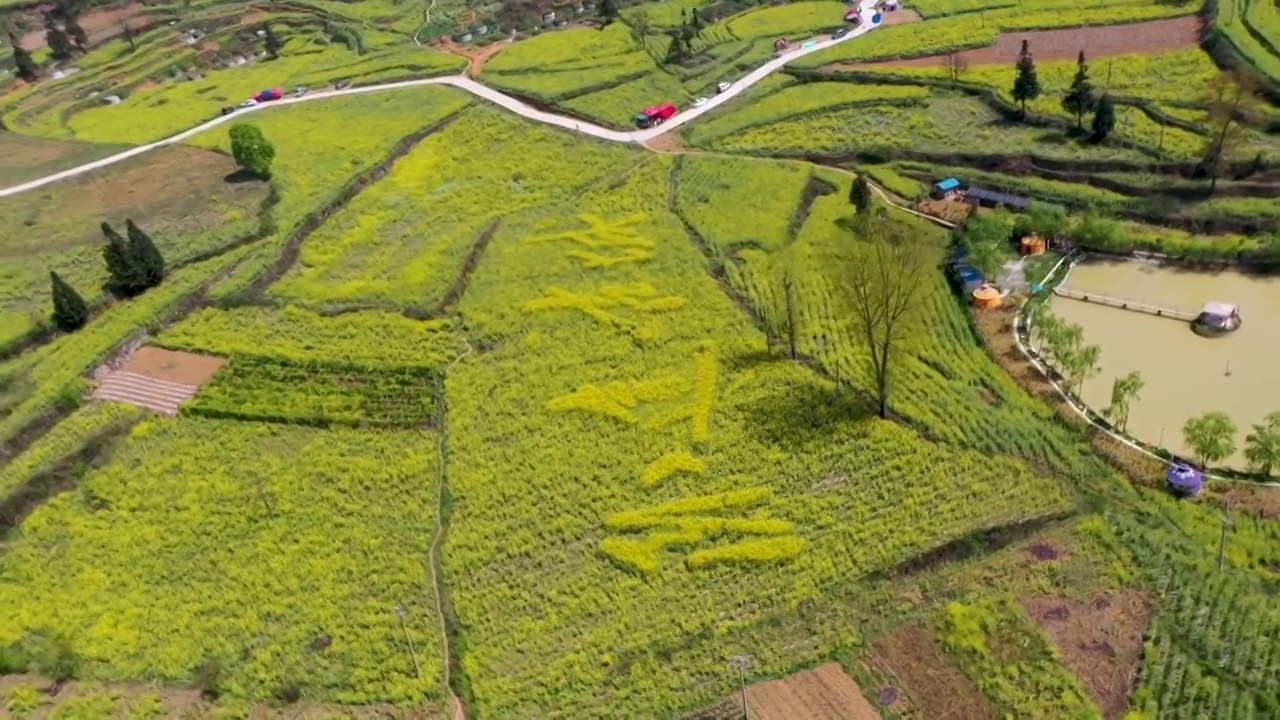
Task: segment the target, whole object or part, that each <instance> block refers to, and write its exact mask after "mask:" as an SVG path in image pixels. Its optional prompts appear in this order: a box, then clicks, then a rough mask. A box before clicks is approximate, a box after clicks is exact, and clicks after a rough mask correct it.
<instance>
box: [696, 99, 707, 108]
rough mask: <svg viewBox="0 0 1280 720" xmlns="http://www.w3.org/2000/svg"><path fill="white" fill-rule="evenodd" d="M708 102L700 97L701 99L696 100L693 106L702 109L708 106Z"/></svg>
mask: <svg viewBox="0 0 1280 720" xmlns="http://www.w3.org/2000/svg"><path fill="white" fill-rule="evenodd" d="M707 102H708V101H707V99H706V98H704V97H700V98H698V99H697V100H694V101H693V106H694V107H696V108H700V107H702V106H703V105H706V104H707Z"/></svg>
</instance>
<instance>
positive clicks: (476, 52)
mask: <svg viewBox="0 0 1280 720" xmlns="http://www.w3.org/2000/svg"><path fill="white" fill-rule="evenodd" d="M510 43H511V40H510V39H507V40H502V41H499V42H496V43H490V44H488V45H485V46H483V47H472V46H468V45H459V44H458V43H456V42H454V41H453V40H452V39H450V38H448V37H441V38H440V39H438V40H437V41H436V42H435V47H436V49H438V50H440V51H442V52H447V53H449V54H450V55H457V56H458V57H464V58H466V59H467V70H466V76H467V77H469V78H477V77H480V73H481V72H482V71H483V70H484V64H485V63H487V62H489V58H491V57H493V56H494V55H497V54H498V51H499V50H501V49H502V48H504V47H506V46H507V45H508V44H510Z"/></svg>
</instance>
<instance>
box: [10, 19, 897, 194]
mask: <svg viewBox="0 0 1280 720" xmlns="http://www.w3.org/2000/svg"><path fill="white" fill-rule="evenodd" d="M876 2H877V0H861V2H860V3H859V7H860V8H861V10H862V14H863V17H865V18H867V19H868V22H865V23H863V24H862V25H859V26H858V27H856V28H853V29H852V30H850V32H849V34H847V35H845V36H844V37H842V38H839V39H838V40H822V41H820V42H816V43H814V44H813V45H811V46H809V47H807V48H796V49H794V50H791V51H790V52H787V53H785V54H783V55H782V56H781V57H777V58H774V59H773V60H770V61H769V62H767V63H765V64H764V65H761V66H760V67H758V68H756V69H755V70H753V71H752V72H750V73H748V74H747V75H746V76H745V77H743V78H742V79H740V80H738V81H736V82H734V83H733V85H731V86H730V87H729V89H728V90H726V91H725V92H723V93H720V94H719V95H716V96H715V97H713V98H710V100H709V101H708V102H707V104H706V105H703V106H702V107H700V108H691V109H689V110H685V111H683V112H680V113H677V114H676V116H675V117H673V118H671V119H670V120H668V121H666V122H665V123H663V124H662V125H659V126H657V127H653V128H649V129H647V130H636V131H631V132H623V131H619V130H610V129H609V128H605V127H600V126H599V125H594V124H592V123H589V122H585V121H582V120H577V119H574V118H569V117H564V116H563V115H556V114H553V113H549V112H543V111H542V110H538V109H536V108H533V107H531V106H529V105H526V104H525V103H523V102H521V101H519V100H517V99H515V98H513V97H510V96H508V95H504V94H502V93H501V92H498V91H497V90H494V89H492V88H489V87H486V86H484V85H481V84H480V83H478V82H476V81H475V80H472V79H471V78H468V77H466V76H465V75H449V76H447V77H435V78H426V79H422V80H405V81H403V82H394V83H386V84H383V85H369V86H367V87H357V88H346V89H343V90H330V91H327V92H316V93H309V94H307V95H303V96H302V97H300V98H287V99H283V100H277V101H275V102H270V103H264V104H262V105H256V106H254V107H251V108H244V109H242V110H239V111H237V112H234V113H232V114H230V115H220V116H218V117H216V118H214V119H212V120H210V121H208V122H205V123H202V124H200V125H197V126H195V127H193V128H191V129H190V130H185V131H183V132H180V133H178V134H177V135H173V136H171V137H167V138H165V139H163V140H157V141H156V142H153V143H149V144H147V145H140V146H138V147H136V148H132V149H129V150H126V151H124V152H122V153H118V154H116V155H112V156H110V157H106V158H103V159H101V160H95V161H93V162H91V163H85V164H84V165H81V166H79V167H74V168H71V169H70V170H63V171H62V172H58V173H54V174H52V175H46V176H45V177H42V178H39V179H36V180H31V181H29V182H25V183H22V184H20V185H14V186H13V187H9V188H4V189H2V190H0V197H4V196H7V195H17V194H18V193H23V192H26V191H28V190H34V189H36V188H38V187H42V186H44V185H48V184H49V183H54V182H57V181H59V180H65V179H66V178H69V177H75V176H76V175H80V174H82V173H86V172H89V171H90V170H96V169H98V168H102V167H106V166H108V165H114V164H115V163H118V162H121V161H122V160H128V159H129V158H131V157H135V156H138V155H141V154H143V153H145V152H149V151H151V150H154V149H156V148H158V147H164V146H165V145H173V144H174V143H180V142H182V141H183V140H186V139H187V138H190V137H192V136H194V135H198V134H200V133H202V132H204V131H205V130H208V129H209V128H212V127H217V126H218V125H221V124H223V123H226V122H231V121H233V120H238V119H240V118H242V117H244V116H245V115H246V114H248V113H253V112H261V111H263V110H267V109H269V108H273V107H281V106H284V105H292V104H294V103H300V102H312V101H314V100H324V99H326V98H331V97H339V96H344V95H360V94H362V93H372V92H384V91H387V90H397V89H400V88H410V87H421V86H423V85H451V86H453V87H456V88H458V89H460V90H465V91H467V92H469V93H471V94H472V95H475V96H477V97H480V98H482V99H484V100H488V101H489V102H491V103H493V104H494V105H498V106H500V107H503V108H506V109H507V110H510V111H511V112H513V113H515V114H517V115H520V116H521V117H524V118H528V119H529V120H534V121H537V122H540V123H545V124H547V125H556V126H558V127H562V128H564V129H566V130H572V131H575V132H579V133H582V134H584V135H590V136H592V137H595V138H599V139H601V140H609V141H611V142H626V143H642V142H644V141H646V140H650V139H652V138H655V137H657V136H659V135H661V134H663V133H666V132H670V131H671V130H674V129H675V128H678V127H680V126H681V125H683V124H685V123H687V122H690V121H692V120H695V119H697V118H698V117H700V116H702V115H703V114H705V113H708V112H711V111H712V110H714V109H715V108H717V107H719V106H721V105H723V104H725V103H727V102H729V101H730V100H732V99H733V98H734V97H736V96H737V95H739V94H740V93H742V92H743V91H745V90H746V89H747V88H749V87H751V86H752V85H755V84H756V83H758V82H760V81H761V80H763V79H765V78H766V77H768V76H769V75H770V74H772V73H774V72H776V71H778V70H779V69H781V68H782V67H783V66H784V65H786V64H787V63H789V62H791V61H792V60H795V59H797V58H801V57H804V56H805V55H809V54H811V53H815V52H818V51H820V50H826V49H827V48H829V47H832V46H835V45H838V44H839V43H842V42H847V41H849V40H852V39H853V38H856V37H861V36H863V35H865V34H867V33H868V32H870V31H871V30H873V29H875V27H876V26H874V25H871V24H870V22H869V20H870V17H871V15H872V14H873V13H874V12H875V5H876Z"/></svg>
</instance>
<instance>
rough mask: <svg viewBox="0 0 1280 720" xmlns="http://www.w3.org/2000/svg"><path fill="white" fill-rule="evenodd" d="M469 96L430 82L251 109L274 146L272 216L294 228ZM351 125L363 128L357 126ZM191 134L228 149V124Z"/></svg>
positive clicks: (461, 106)
mask: <svg viewBox="0 0 1280 720" xmlns="http://www.w3.org/2000/svg"><path fill="white" fill-rule="evenodd" d="M470 103H471V96H470V95H468V94H466V93H465V92H462V91H461V90H455V89H453V88H447V87H430V86H428V87H417V88H403V89H400V90H396V91H395V92H387V93H373V94H370V95H361V96H356V97H337V98H330V99H327V100H324V101H322V102H314V103H306V104H301V105H290V106H288V107H281V108H275V109H272V110H270V111H268V112H263V113H258V114H255V115H253V116H252V119H248V120H246V122H248V123H250V124H252V125H256V126H257V127H258V128H259V129H260V130H262V134H263V135H265V136H266V137H267V139H268V140H269V141H270V142H271V143H272V144H273V145H274V146H275V149H276V159H275V161H274V162H273V163H272V167H271V172H272V184H273V185H274V186H275V187H276V188H277V189H278V191H279V195H280V198H279V203H278V204H277V205H276V206H275V207H274V208H273V209H272V217H273V219H274V221H275V224H276V225H277V226H278V228H279V229H280V230H281V231H284V232H288V231H290V230H292V228H293V226H294V225H296V224H297V223H298V222H299V221H300V220H301V219H302V218H303V216H305V215H306V214H307V213H309V212H311V211H313V210H315V209H316V208H318V207H319V206H320V205H321V204H322V203H323V202H325V201H326V200H328V199H329V198H330V197H332V196H333V195H334V194H335V193H337V192H338V190H339V189H341V188H342V187H343V185H345V184H346V183H347V182H348V181H349V180H350V179H351V178H352V177H353V176H355V175H357V174H358V173H361V172H364V171H366V170H368V169H370V168H372V167H374V166H375V165H377V164H378V163H379V162H381V161H383V160H384V159H385V157H386V156H387V154H388V153H390V152H391V151H392V150H393V149H394V148H395V147H396V145H397V144H398V143H399V142H401V140H403V139H404V138H406V137H408V136H410V135H412V134H414V133H415V132H418V131H422V130H426V129H427V128H430V127H432V126H433V125H435V124H436V123H439V122H440V121H442V120H444V119H445V118H448V117H450V116H452V115H454V114H455V113H458V112H460V111H462V110H463V109H464V108H466V107H467V106H468V105H469V104H470ZM353 127H359V128H360V132H352V131H351V129H352V128H353ZM299 128H305V129H306V131H305V132H299V131H298V129H299ZM187 142H188V143H189V144H191V145H196V146H198V147H205V148H211V149H217V150H220V151H222V152H223V153H226V154H227V155H230V153H231V139H230V137H229V134H228V130H227V128H226V127H225V126H224V127H217V128H213V129H211V130H208V131H206V132H203V133H200V134H199V135H196V136H195V137H193V138H190V139H189V140H188V141H187ZM230 169H231V168H230V167H228V171H230Z"/></svg>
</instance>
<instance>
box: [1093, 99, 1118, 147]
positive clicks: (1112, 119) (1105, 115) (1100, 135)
mask: <svg viewBox="0 0 1280 720" xmlns="http://www.w3.org/2000/svg"><path fill="white" fill-rule="evenodd" d="M1115 129H1116V107H1115V104H1113V103H1112V102H1111V96H1110V95H1107V94H1106V93H1103V95H1102V97H1100V98H1098V109H1097V110H1094V112H1093V137H1094V139H1096V140H1105V139H1106V137H1107V136H1108V135H1110V134H1111V131H1112V130H1115Z"/></svg>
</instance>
